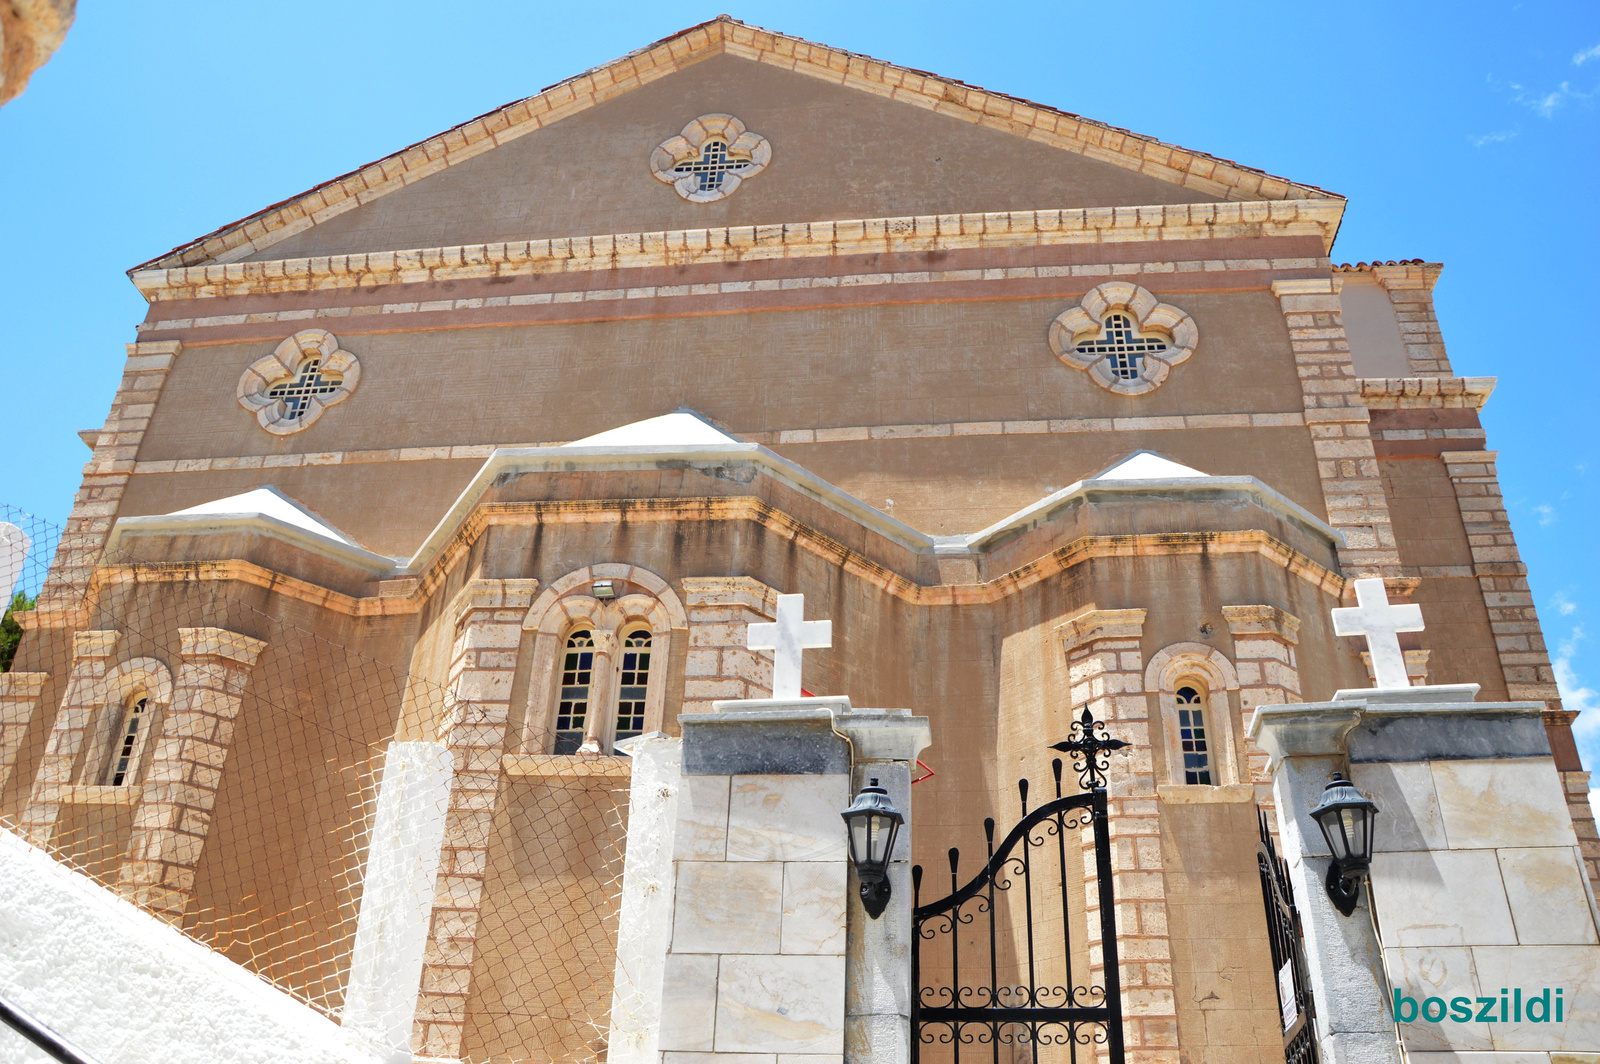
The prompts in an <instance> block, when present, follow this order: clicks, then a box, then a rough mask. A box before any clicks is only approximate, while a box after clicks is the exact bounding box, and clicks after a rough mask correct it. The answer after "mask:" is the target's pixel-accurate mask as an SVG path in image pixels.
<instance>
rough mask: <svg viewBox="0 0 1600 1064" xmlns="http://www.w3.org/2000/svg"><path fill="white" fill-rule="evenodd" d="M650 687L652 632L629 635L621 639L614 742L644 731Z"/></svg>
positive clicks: (612, 739)
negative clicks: (620, 671) (619, 679)
mask: <svg viewBox="0 0 1600 1064" xmlns="http://www.w3.org/2000/svg"><path fill="white" fill-rule="evenodd" d="M649 688H650V633H649V632H648V631H646V630H644V629H640V630H639V631H636V632H629V633H628V635H627V637H626V638H624V639H623V640H622V676H621V682H620V684H619V685H618V690H617V728H616V734H615V735H613V736H612V737H611V741H612V743H617V742H620V741H622V740H623V739H631V738H633V737H634V736H635V735H639V734H641V733H642V732H643V731H644V704H645V695H646V694H647V693H648V692H649Z"/></svg>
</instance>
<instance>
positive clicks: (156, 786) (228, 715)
mask: <svg viewBox="0 0 1600 1064" xmlns="http://www.w3.org/2000/svg"><path fill="white" fill-rule="evenodd" d="M178 636H179V639H180V640H181V644H180V645H181V648H182V649H181V654H182V659H183V660H182V664H181V665H180V666H179V667H178V678H177V680H176V681H175V682H174V683H173V685H172V705H171V706H169V707H168V708H167V712H166V716H165V719H164V720H163V721H162V723H161V734H160V737H159V738H158V739H157V740H156V749H155V753H154V754H153V755H151V758H150V767H149V769H148V770H147V771H146V773H145V778H144V784H143V786H142V787H141V790H140V795H139V807H138V809H137V810H136V811H135V812H134V816H133V833H132V835H131V837H130V838H129V840H128V850H127V854H126V856H125V857H124V858H123V861H122V863H121V864H120V865H119V866H118V868H117V892H118V893H119V894H121V895H122V896H123V897H125V898H127V899H128V900H129V901H131V902H133V903H134V904H135V905H138V906H140V907H141V908H144V909H148V910H150V911H151V912H154V913H156V914H157V915H159V916H162V917H164V918H166V919H168V920H171V921H174V922H176V921H178V920H181V919H182V918H183V912H184V909H185V907H187V906H188V904H189V899H190V897H191V896H192V895H193V893H194V869H195V865H196V864H198V863H199V861H200V851H201V850H202V849H203V848H204V847H205V843H206V836H207V835H208V834H209V833H210V831H211V810H212V808H213V807H214V806H215V805H216V802H217V789H218V788H219V787H220V786H221V785H222V769H223V765H224V764H225V763H226V762H227V760H228V752H229V750H231V749H232V748H233V730H234V724H235V722H236V720H237V718H238V715H239V706H240V703H241V702H242V701H243V698H244V687H245V684H246V683H247V682H248V681H249V679H250V673H251V670H252V669H254V668H255V664H256V659H257V658H258V657H259V656H260V654H261V651H262V650H263V649H265V647H266V645H267V644H266V643H265V642H263V641H262V640H260V639H252V638H250V637H249V636H247V635H240V634H239V633H237V632H229V631H225V630H223V629H221V628H180V629H178Z"/></svg>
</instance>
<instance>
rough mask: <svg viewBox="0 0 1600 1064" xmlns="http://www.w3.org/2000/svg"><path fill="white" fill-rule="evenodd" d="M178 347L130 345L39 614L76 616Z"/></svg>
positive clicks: (43, 592)
mask: <svg viewBox="0 0 1600 1064" xmlns="http://www.w3.org/2000/svg"><path fill="white" fill-rule="evenodd" d="M182 349H183V345H182V344H181V343H178V342H177V341H175V340H166V341H160V342H153V343H138V344H129V345H128V361H127V363H126V364H125V365H124V366H123V370H122V382H121V383H120V384H119V385H118V386H117V394H116V396H115V398H113V399H112V400H111V412H110V413H109V414H108V415H107V416H106V421H105V424H104V425H103V426H101V428H100V435H99V436H98V437H96V439H95V443H94V455H93V457H91V458H90V459H89V462H88V464H87V465H85V466H84V467H83V483H82V485H80V486H79V488H78V493H77V495H76V496H74V498H73V502H72V512H71V513H70V514H69V515H68V516H67V524H66V528H65V530H64V531H63V532H62V534H61V543H60V545H59V546H58V547H57V548H56V556H55V560H54V562H52V563H51V566H50V575H49V576H48V578H46V580H45V584H44V588H43V589H42V590H41V591H40V593H39V604H38V607H37V609H38V610H39V612H40V614H41V615H43V616H45V617H48V616H49V615H50V614H52V613H56V612H59V611H68V613H69V615H73V616H75V615H76V612H77V610H78V609H79V604H80V601H81V599H82V597H83V593H84V591H85V589H87V588H88V586H89V578H90V577H91V576H92V575H93V573H94V568H95V563H96V562H97V561H98V559H99V557H100V553H101V551H102V550H104V548H105V544H106V537H107V535H109V534H110V532H111V526H112V524H113V523H114V522H115V520H116V515H117V508H118V506H119V505H120V503H121V501H122V494H123V492H124V491H125V490H126V489H127V486H128V477H129V476H130V475H131V474H132V472H133V468H134V464H135V460H136V459H137V458H138V455H139V445H140V444H141V443H142V442H143V441H144V434H145V430H146V429H147V428H148V427H149V425H150V415H151V414H152V413H154V411H155V404H156V399H157V397H159V396H160V394H161V388H162V385H164V384H165V383H166V380H167V372H168V370H170V369H171V368H172V363H173V361H174V360H175V359H176V358H177V357H178V353H179V352H180V351H181V350H182Z"/></svg>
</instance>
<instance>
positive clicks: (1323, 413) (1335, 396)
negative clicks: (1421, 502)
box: [1272, 280, 1400, 578]
mask: <svg viewBox="0 0 1600 1064" xmlns="http://www.w3.org/2000/svg"><path fill="white" fill-rule="evenodd" d="M1272 292H1273V294H1274V295H1276V296H1277V297H1278V300H1279V302H1280V304H1281V306H1282V309H1283V317H1284V322H1285V324H1287V325H1288V327H1289V344H1290V347H1291V348H1292V349H1293V351H1294V359H1295V366H1296V369H1297V370H1298V372H1299V375H1300V387H1301V390H1302V393H1303V395H1304V399H1305V406H1306V412H1305V417H1306V425H1307V426H1308V427H1309V428H1310V430H1311V445H1312V449H1313V450H1314V451H1315V453H1316V456H1317V474H1318V477H1319V478H1320V480H1321V482H1322V495H1323V500H1324V504H1325V505H1326V507H1327V514H1328V523H1329V524H1331V525H1332V526H1333V527H1334V528H1336V529H1338V530H1339V531H1340V532H1342V533H1344V536H1345V540H1346V545H1345V546H1344V547H1342V548H1340V550H1339V562H1340V565H1341V567H1342V568H1343V569H1344V571H1345V575H1346V576H1348V577H1352V578H1353V577H1361V576H1398V575H1399V573H1400V552H1399V548H1398V547H1397V545H1396V543H1395V538H1394V528H1393V527H1392V525H1391V522H1390V520H1389V503H1388V500H1387V499H1386V497H1385V496H1384V493H1383V481H1382V479H1381V478H1380V476H1379V473H1378V458H1377V455H1376V454H1375V453H1374V451H1373V448H1372V433H1371V428H1370V425H1369V421H1370V415H1369V414H1368V412H1367V407H1366V404H1365V402H1364V401H1363V400H1362V398H1361V381H1360V378H1358V377H1357V376H1356V374H1355V367H1354V366H1352V365H1351V363H1350V342H1349V340H1348V339H1347V338H1346V337H1345V332H1344V319H1343V314H1344V310H1343V305H1342V304H1341V303H1340V302H1339V293H1338V291H1337V289H1336V288H1335V287H1334V282H1333V281H1332V280H1326V281H1322V280H1317V281H1274V282H1273V285H1272Z"/></svg>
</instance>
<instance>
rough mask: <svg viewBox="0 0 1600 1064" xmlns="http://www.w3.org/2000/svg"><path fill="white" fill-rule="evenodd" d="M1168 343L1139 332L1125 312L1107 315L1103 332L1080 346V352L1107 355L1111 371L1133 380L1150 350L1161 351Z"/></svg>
mask: <svg viewBox="0 0 1600 1064" xmlns="http://www.w3.org/2000/svg"><path fill="white" fill-rule="evenodd" d="M1166 349H1167V345H1166V344H1165V343H1164V342H1163V341H1161V340H1157V339H1155V338H1154V337H1151V336H1140V335H1138V334H1137V333H1136V332H1135V330H1134V327H1133V319H1132V318H1130V317H1128V316H1127V315H1126V314H1108V315H1106V320H1105V325H1104V328H1103V329H1102V336H1101V338H1100V339H1098V340H1089V341H1086V342H1084V343H1081V344H1079V345H1078V346H1077V352H1078V354H1080V355H1104V356H1105V357H1106V361H1107V362H1109V363H1110V364H1111V373H1112V375H1113V376H1115V377H1117V378H1119V379H1120V380H1125V381H1131V380H1134V379H1136V378H1137V377H1138V376H1139V363H1140V362H1142V361H1144V356H1145V355H1147V354H1152V355H1153V354H1160V353H1161V352H1162V351H1165V350H1166Z"/></svg>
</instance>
